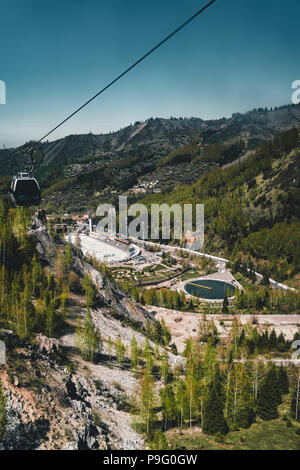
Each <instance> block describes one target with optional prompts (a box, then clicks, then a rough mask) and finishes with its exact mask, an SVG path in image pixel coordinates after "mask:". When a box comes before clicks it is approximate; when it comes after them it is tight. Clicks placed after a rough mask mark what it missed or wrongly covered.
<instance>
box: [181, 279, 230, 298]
mask: <svg viewBox="0 0 300 470" xmlns="http://www.w3.org/2000/svg"><path fill="white" fill-rule="evenodd" d="M185 290H186V292H187V293H188V294H190V295H193V296H194V297H199V298H201V299H208V300H217V299H223V298H224V294H225V293H226V292H227V295H228V297H232V296H233V295H234V292H235V287H233V286H232V285H230V284H228V283H227V282H223V281H216V280H214V279H203V280H199V281H191V282H188V283H187V284H186V285H185Z"/></svg>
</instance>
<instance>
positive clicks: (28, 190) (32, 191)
mask: <svg viewBox="0 0 300 470" xmlns="http://www.w3.org/2000/svg"><path fill="white" fill-rule="evenodd" d="M26 153H29V154H30V159H31V167H30V168H28V169H26V170H25V171H21V172H19V173H18V174H17V176H14V177H13V180H12V183H11V187H10V197H11V200H12V202H13V204H14V205H15V206H31V205H37V204H40V202H41V189H40V186H39V183H38V182H37V180H36V179H35V178H34V177H33V176H32V175H31V173H32V171H33V169H34V158H33V154H34V153H36V150H34V149H33V148H29V149H28V150H27V151H26Z"/></svg>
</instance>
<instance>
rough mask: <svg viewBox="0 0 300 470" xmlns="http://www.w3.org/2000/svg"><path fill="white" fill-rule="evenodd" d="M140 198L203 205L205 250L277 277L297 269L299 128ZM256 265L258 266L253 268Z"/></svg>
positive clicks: (299, 239) (149, 201)
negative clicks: (230, 162) (187, 181)
mask: <svg viewBox="0 0 300 470" xmlns="http://www.w3.org/2000/svg"><path fill="white" fill-rule="evenodd" d="M139 202H142V203H144V204H146V205H147V206H148V207H150V205H151V204H155V203H159V204H162V203H167V204H169V205H170V206H171V205H172V204H174V203H179V204H187V203H191V204H197V203H198V204H200V203H201V204H204V205H205V232H206V237H205V245H204V248H203V250H204V251H205V252H207V253H216V254H219V255H221V254H224V255H226V256H228V257H230V258H231V259H232V260H234V259H236V258H239V257H243V256H245V257H247V256H250V257H252V260H253V261H254V262H255V263H256V266H257V267H258V264H259V263H260V264H261V265H262V266H261V267H260V270H261V271H262V270H263V266H267V267H268V268H269V269H270V272H271V273H272V275H273V276H274V277H275V278H276V279H281V280H285V279H288V278H290V277H292V276H297V275H298V273H300V260H299V253H300V209H299V208H300V140H299V130H298V129H292V130H289V131H284V132H282V133H280V134H279V135H278V136H276V137H275V138H274V139H273V140H272V141H271V142H268V143H266V144H263V145H262V146H261V147H260V148H259V149H258V150H257V151H256V152H255V153H254V154H253V155H252V156H250V157H249V158H247V159H246V160H245V161H243V162H241V163H240V165H234V166H231V167H230V168H227V169H221V168H218V169H215V170H213V171H211V172H209V173H207V174H205V175H203V176H202V177H201V178H200V179H199V180H198V181H197V182H196V183H195V184H193V185H182V186H179V187H177V188H175V189H174V190H173V191H171V192H169V193H165V194H159V195H158V194H152V195H148V196H146V197H145V198H143V199H141V200H140V201H139ZM258 271H259V269H258Z"/></svg>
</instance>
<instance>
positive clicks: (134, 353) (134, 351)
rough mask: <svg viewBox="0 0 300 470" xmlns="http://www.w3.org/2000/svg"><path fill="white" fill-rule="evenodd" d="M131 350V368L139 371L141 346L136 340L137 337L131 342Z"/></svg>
mask: <svg viewBox="0 0 300 470" xmlns="http://www.w3.org/2000/svg"><path fill="white" fill-rule="evenodd" d="M130 349H131V358H130V360H131V367H132V368H133V369H135V370H137V368H138V366H139V362H140V351H139V346H138V342H137V340H136V338H135V336H133V337H132V339H131V342H130Z"/></svg>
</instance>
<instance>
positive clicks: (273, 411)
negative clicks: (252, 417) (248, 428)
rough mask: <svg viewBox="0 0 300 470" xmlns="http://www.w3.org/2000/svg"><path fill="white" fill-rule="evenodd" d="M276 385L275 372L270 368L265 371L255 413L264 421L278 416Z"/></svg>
mask: <svg viewBox="0 0 300 470" xmlns="http://www.w3.org/2000/svg"><path fill="white" fill-rule="evenodd" d="M277 385H278V384H277V378H276V373H275V374H274V370H273V368H271V369H269V371H268V372H267V375H266V378H265V380H264V383H263V385H262V387H261V389H260V391H259V394H258V399H257V415H258V416H259V417H260V418H262V419H263V420H265V421H267V420H270V419H275V418H278V410H277V408H278V405H279V398H278V391H277Z"/></svg>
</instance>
